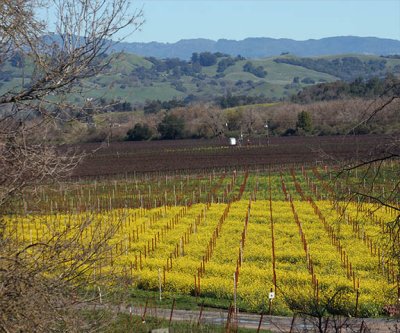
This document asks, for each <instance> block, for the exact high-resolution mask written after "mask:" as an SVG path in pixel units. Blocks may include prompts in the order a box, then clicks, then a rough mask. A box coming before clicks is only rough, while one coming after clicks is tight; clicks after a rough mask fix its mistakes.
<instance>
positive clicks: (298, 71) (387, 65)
mask: <svg viewBox="0 0 400 333" xmlns="http://www.w3.org/2000/svg"><path fill="white" fill-rule="evenodd" d="M200 55H202V54H200ZM203 55H204V57H205V56H208V57H209V58H210V59H211V60H210V59H208V60H210V61H209V62H207V63H201V62H199V63H197V62H196V63H195V62H188V61H184V60H180V59H177V58H172V59H164V60H159V59H157V58H154V57H146V58H144V57H140V56H137V55H134V54H129V53H125V54H122V55H121V56H120V57H119V58H118V59H117V60H116V61H114V62H113V63H112V64H111V65H110V67H109V68H108V70H107V72H106V73H103V74H100V75H97V76H96V77H93V78H91V79H90V80H87V81H85V84H84V85H85V88H86V89H85V91H86V92H85V95H84V96H75V98H76V99H87V98H98V99H100V98H103V99H105V100H122V101H125V102H128V103H130V105H131V106H132V107H135V106H136V107H139V108H141V106H143V104H144V103H145V102H146V100H160V101H168V100H171V99H178V100H186V101H191V100H202V101H211V100H215V99H216V98H218V97H222V96H227V95H234V96H235V95H245V96H250V97H251V96H252V97H261V98H263V99H264V100H270V101H276V100H280V99H285V98H287V97H289V96H291V95H292V94H296V93H297V92H299V91H300V90H302V89H303V88H304V87H309V86H312V85H314V84H318V83H323V82H334V81H337V80H347V81H350V80H354V79H356V78H358V77H364V78H370V77H373V76H378V77H383V76H385V75H386V74H387V73H394V74H397V75H398V74H399V73H400V59H398V58H395V57H390V58H389V57H379V56H373V55H351V54H347V55H336V56H335V55H331V56H324V57H312V58H304V57H296V56H293V55H283V56H278V57H268V58H264V59H256V60H248V59H245V58H243V57H235V58H233V57H230V56H228V55H227V54H221V53H216V54H211V53H207V52H206V53H204V54H203ZM26 63H27V64H26V65H25V67H24V68H22V67H21V65H20V64H15V63H13V62H12V61H11V62H9V63H7V64H6V65H4V66H3V67H2V68H0V94H4V93H5V92H6V91H8V90H10V89H20V87H21V85H22V84H24V85H25V86H29V84H30V83H29V73H30V72H33V68H31V66H30V65H29V63H28V61H26ZM24 77H25V78H24Z"/></svg>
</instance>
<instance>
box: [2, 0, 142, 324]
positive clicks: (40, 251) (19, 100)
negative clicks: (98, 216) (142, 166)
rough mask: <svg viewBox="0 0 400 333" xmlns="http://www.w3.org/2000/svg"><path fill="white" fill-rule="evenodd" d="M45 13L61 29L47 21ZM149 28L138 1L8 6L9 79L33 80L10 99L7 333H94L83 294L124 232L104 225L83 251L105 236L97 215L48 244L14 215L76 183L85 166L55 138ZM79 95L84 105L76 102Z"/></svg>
mask: <svg viewBox="0 0 400 333" xmlns="http://www.w3.org/2000/svg"><path fill="white" fill-rule="evenodd" d="M43 8H48V10H49V11H50V13H51V16H52V17H53V18H55V19H56V21H55V23H54V22H45V21H42V20H40V19H38V17H37V15H36V14H37V11H38V10H40V9H43ZM53 23H54V24H55V25H53ZM142 23H143V20H142V12H141V11H140V10H139V11H133V12H132V10H131V4H130V2H129V1H128V0H3V1H1V3H0V72H1V71H2V68H4V67H5V66H6V65H7V64H8V63H9V62H10V61H14V62H17V64H18V67H19V70H21V71H22V73H23V75H22V77H23V78H22V80H20V81H19V82H16V83H14V84H13V85H10V86H9V87H10V88H9V90H8V91H6V92H5V93H2V94H1V95H0V169H1V174H0V332H49V331H53V330H60V331H69V332H72V331H85V330H89V328H90V323H89V325H88V326H85V323H84V321H83V320H84V317H83V316H82V315H81V312H82V311H79V307H78V308H77V307H76V306H75V305H76V304H77V303H79V302H80V301H82V300H84V299H85V298H83V297H81V293H80V292H78V290H80V291H82V289H80V288H81V287H82V286H83V285H85V284H86V283H87V282H88V281H87V274H86V273H87V271H88V269H90V268H91V267H93V265H95V264H96V262H97V261H98V260H101V259H102V258H103V257H104V255H105V253H106V251H107V249H108V241H109V239H110V238H111V237H112V235H113V233H114V232H115V225H111V226H110V227H108V228H107V229H106V230H104V227H103V231H102V233H101V236H100V233H99V236H93V238H92V239H91V240H89V241H88V246H87V247H85V248H82V244H80V243H79V239H81V237H82V235H83V233H84V231H85V230H87V228H88V227H89V226H90V227H91V228H92V229H95V230H96V228H98V225H96V223H95V222H94V221H93V219H91V218H90V217H88V218H87V219H86V220H85V222H83V223H72V224H71V225H69V226H68V227H66V228H65V229H64V230H61V231H60V230H55V229H52V228H51V227H50V226H49V227H48V228H47V235H48V237H47V238H45V239H44V240H43V241H40V242H39V241H38V242H31V243H26V242H25V243H24V242H20V241H18V237H16V235H14V234H13V233H12V231H11V229H10V225H9V223H10V222H9V219H8V218H7V215H6V213H7V211H8V210H9V209H11V208H10V207H11V206H10V203H11V202H12V200H14V199H15V198H16V197H17V196H18V195H19V194H21V193H22V192H23V191H24V190H25V189H26V188H27V187H32V185H35V184H40V183H41V182H43V181H45V180H58V179H60V177H64V176H67V175H69V174H70V172H71V171H72V170H73V169H74V167H75V166H76V165H77V164H78V163H79V161H80V160H81V159H82V158H83V155H82V154H80V153H77V152H75V151H73V152H71V151H65V150H60V149H57V148H56V147H54V146H52V145H51V144H49V143H48V140H47V138H46V135H47V134H46V133H47V132H48V129H49V127H50V125H51V124H57V123H58V122H60V121H68V120H70V119H71V118H72V117H73V114H74V111H76V110H78V111H81V110H82V109H83V103H82V101H85V98H86V96H85V82H84V79H86V78H89V77H93V76H95V75H97V74H99V73H100V72H102V71H103V70H104V69H105V68H106V67H107V66H108V65H109V64H110V62H112V61H113V59H114V58H115V57H116V56H117V54H110V52H109V51H110V50H111V47H112V45H113V43H115V39H116V38H124V37H125V35H123V34H124V33H125V34H126V33H131V32H133V31H134V30H136V29H138V28H139V27H140V26H141V24H142ZM52 27H54V28H52ZM125 28H127V30H125ZM50 30H53V31H52V32H50ZM113 40H114V41H113ZM70 96H75V97H76V96H79V97H80V98H78V99H77V102H76V103H73V102H72V101H74V100H76V99H74V98H71V97H70ZM66 234H68V237H66V236H65V235H66ZM66 263H68V264H66Z"/></svg>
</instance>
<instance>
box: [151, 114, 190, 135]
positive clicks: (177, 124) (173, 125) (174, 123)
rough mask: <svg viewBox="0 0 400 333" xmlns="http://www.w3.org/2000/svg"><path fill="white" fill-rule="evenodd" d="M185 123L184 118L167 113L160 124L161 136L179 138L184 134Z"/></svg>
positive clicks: (158, 128)
mask: <svg viewBox="0 0 400 333" xmlns="http://www.w3.org/2000/svg"><path fill="white" fill-rule="evenodd" d="M184 126H185V123H184V121H183V119H182V118H179V117H177V116H175V115H172V114H167V115H165V117H164V118H163V120H162V121H161V122H160V123H159V124H158V127H157V130H158V132H159V133H160V138H161V139H165V140H172V139H179V138H181V137H182V136H183V129H184Z"/></svg>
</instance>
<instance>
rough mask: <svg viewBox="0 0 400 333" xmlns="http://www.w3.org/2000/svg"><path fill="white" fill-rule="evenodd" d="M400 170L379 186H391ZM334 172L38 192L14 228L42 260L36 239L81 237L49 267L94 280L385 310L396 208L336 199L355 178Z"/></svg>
mask: <svg viewBox="0 0 400 333" xmlns="http://www.w3.org/2000/svg"><path fill="white" fill-rule="evenodd" d="M396 167H398V166H393V165H392V166H391V167H388V171H387V172H388V176H387V179H384V180H383V179H382V181H381V183H380V184H381V185H380V186H376V187H375V189H374V190H375V191H378V192H379V193H381V192H382V191H384V189H385V186H386V188H389V187H390V186H391V184H392V183H391V181H392V179H391V178H390V172H391V171H393V170H395V169H396ZM332 174H333V172H332V171H331V170H329V169H328V168H326V167H325V168H318V169H317V168H305V167H298V168H297V169H293V168H292V169H290V168H287V169H281V170H258V171H245V170H231V171H226V172H212V171H211V172H208V171H204V172H203V173H198V174H195V175H179V174H175V175H147V176H146V175H142V176H140V177H139V176H136V175H135V176H131V177H128V176H127V177H125V178H120V179H115V180H96V181H85V182H84V181H80V182H75V183H72V184H71V183H70V184H60V185H59V186H58V187H57V188H55V187H51V188H50V187H43V188H40V189H39V188H36V189H34V190H32V192H31V193H28V194H27V195H25V197H24V198H23V199H21V200H20V201H19V202H16V203H15V205H14V208H13V210H12V211H10V214H9V215H8V216H7V217H6V219H7V221H6V222H7V223H6V225H7V230H6V233H7V234H8V236H9V237H10V238H11V239H12V240H13V242H14V243H16V244H18V247H20V248H25V249H26V251H28V252H29V251H31V254H32V255H33V256H34V255H35V250H34V249H35V246H33V245H35V244H48V243H57V242H60V244H65V242H69V241H70V242H71V243H72V242H73V241H74V242H75V243H74V244H77V245H76V246H75V247H74V248H73V249H72V250H71V247H65V251H63V250H60V251H59V252H57V257H58V258H60V257H62V260H61V264H60V265H59V266H57V267H55V268H53V270H52V271H50V272H48V274H49V275H51V274H63V272H64V271H65V270H68V265H77V262H79V265H80V266H79V269H80V271H81V273H82V275H83V276H85V277H89V278H90V281H91V283H92V284H93V286H95V285H96V283H97V281H100V280H104V279H106V278H107V277H112V278H113V279H110V281H111V280H112V281H114V282H113V283H115V284H116V285H117V286H118V285H120V286H121V287H122V286H124V287H128V288H139V289H143V290H152V291H160V289H161V294H163V293H168V294H169V295H171V294H172V295H173V294H185V295H192V296H196V297H198V298H199V299H200V300H201V298H203V297H207V298H215V299H226V300H231V301H232V302H235V304H237V306H238V307H239V308H242V309H245V310H247V311H253V312H261V311H264V312H267V311H270V312H271V313H273V314H283V315H285V314H290V313H291V312H292V311H293V309H299V308H302V307H304V308H307V307H310V306H312V304H327V306H332V307H335V308H336V309H339V310H340V311H341V312H342V313H344V314H347V315H351V316H377V315H380V314H382V311H383V307H384V306H385V305H388V304H393V303H394V302H396V299H397V290H398V279H397V270H396V269H397V267H396V265H395V262H394V261H393V260H392V259H391V258H390V257H389V256H388V255H387V249H386V245H385V244H386V241H387V239H388V237H391V234H390V232H389V231H388V223H390V221H393V220H394V219H395V217H396V214H395V210H393V209H390V208H385V207H381V206H379V205H376V204H374V203H372V202H368V200H366V199H365V198H360V197H352V198H351V200H344V199H343V200H337V197H336V196H335V193H337V192H338V191H341V192H346V186H347V183H345V182H344V181H343V180H340V179H333V177H332ZM356 179H357V176H356V175H354V179H350V181H351V182H355V180H356ZM382 189H383V190H382ZM393 205H398V203H396V202H394V203H393ZM102 239H104V241H105V242H106V243H107V248H106V249H107V250H106V251H103V252H102V253H101V254H99V256H98V257H96V260H94V259H93V261H91V260H90V259H88V258H86V257H85V259H84V260H83V259H82V260H81V261H79V260H77V259H76V258H79V255H80V252H82V253H83V252H85V251H86V250H87V249H90V248H91V247H92V246H95V244H97V243H98V242H97V241H98V240H102ZM30 245H32V247H30ZM54 255H55V254H54V253H48V252H46V251H41V252H40V254H38V256H42V258H41V257H37V258H36V259H37V260H43V261H45V260H51V258H52V256H54ZM82 258H83V256H82ZM110 283H111V282H110ZM88 287H89V286H88ZM271 292H274V298H273V299H270V298H269V296H270V293H271Z"/></svg>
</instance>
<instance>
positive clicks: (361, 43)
mask: <svg viewBox="0 0 400 333" xmlns="http://www.w3.org/2000/svg"><path fill="white" fill-rule="evenodd" d="M114 49H115V50H118V51H121V50H122V51H125V52H128V53H135V54H137V55H141V56H147V57H149V56H152V57H156V58H161V59H163V58H180V59H189V58H190V57H191V55H192V53H193V52H206V51H208V52H221V53H226V54H229V55H232V56H236V55H239V54H240V55H241V56H244V57H246V58H253V59H254V58H265V57H271V56H277V55H280V54H282V53H286V52H288V53H290V54H293V55H296V56H302V57H312V56H323V55H337V54H346V53H357V54H373V55H390V54H400V40H395V39H385V38H377V37H356V36H341V37H328V38H322V39H308V40H305V41H297V40H293V39H286V38H280V39H275V38H267V37H255V38H246V39H244V40H240V41H236V40H228V39H219V40H217V41H213V40H210V39H202V38H199V39H183V40H180V41H178V42H176V43H159V42H150V43H120V44H118V45H116V46H115V47H114Z"/></svg>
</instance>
